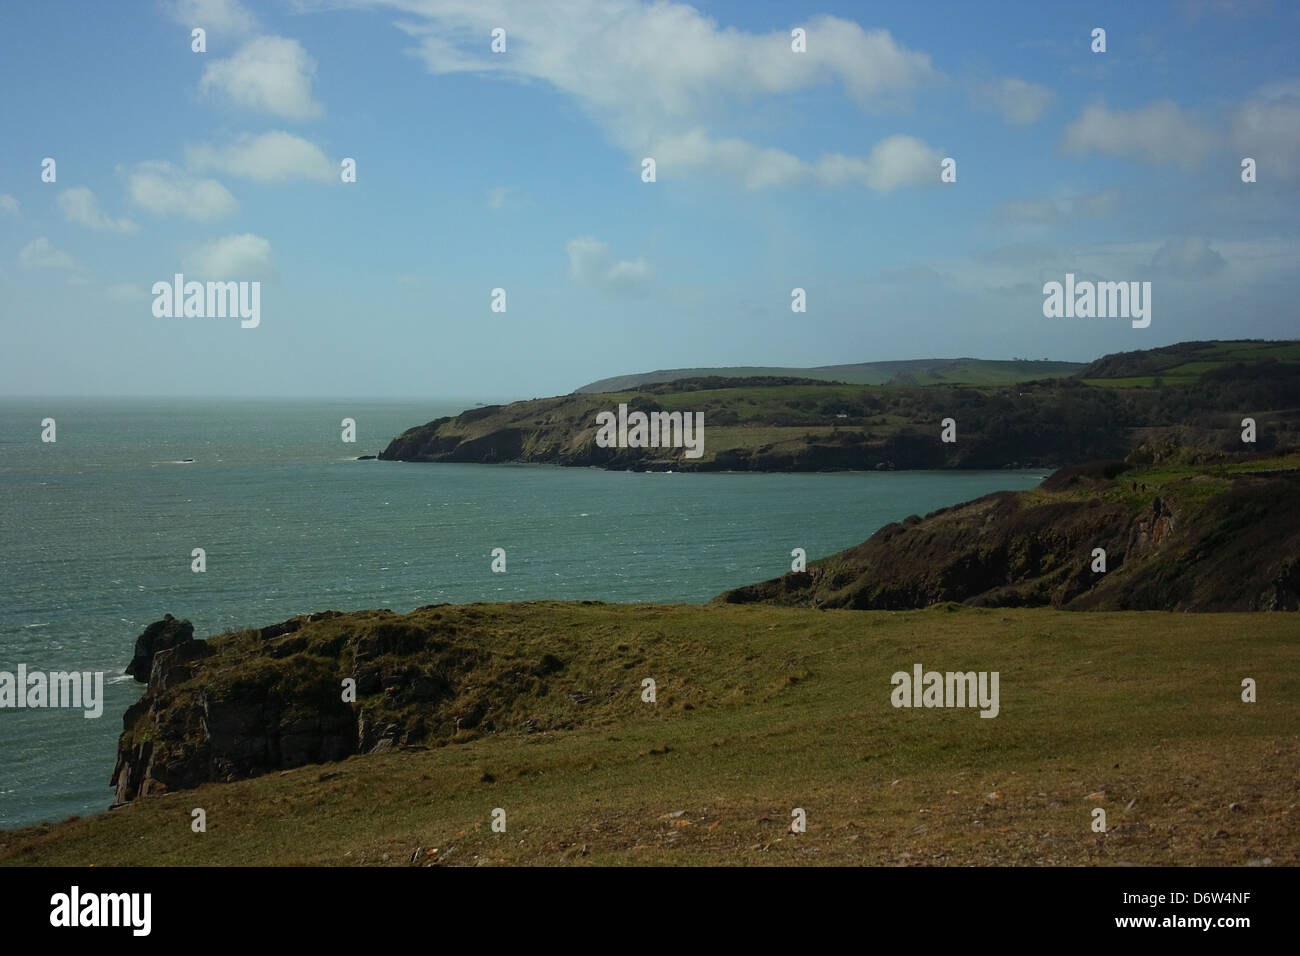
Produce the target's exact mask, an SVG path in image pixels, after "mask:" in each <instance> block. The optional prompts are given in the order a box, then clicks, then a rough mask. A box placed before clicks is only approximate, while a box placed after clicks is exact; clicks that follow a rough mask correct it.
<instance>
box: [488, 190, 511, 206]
mask: <svg viewBox="0 0 1300 956" xmlns="http://www.w3.org/2000/svg"><path fill="white" fill-rule="evenodd" d="M510 192H511V187H509V186H493V187H492V188H491V189H489V190H488V208H490V209H500V208H501V207H502V206H504V205H505V204H506V200H507V199H508V198H509V196H510Z"/></svg>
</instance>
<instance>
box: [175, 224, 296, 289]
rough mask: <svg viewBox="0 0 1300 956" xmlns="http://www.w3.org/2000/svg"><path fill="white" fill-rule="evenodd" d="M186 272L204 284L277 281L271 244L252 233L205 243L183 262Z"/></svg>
mask: <svg viewBox="0 0 1300 956" xmlns="http://www.w3.org/2000/svg"><path fill="white" fill-rule="evenodd" d="M182 268H183V270H184V271H185V272H186V273H192V274H193V276H194V278H195V279H201V281H204V282H207V281H225V280H236V281H245V280H248V281H251V280H263V279H274V278H275V277H276V270H275V265H274V263H273V262H272V260H271V243H269V242H268V241H267V240H265V239H263V238H262V237H261V236H255V235H253V234H252V233H244V234H243V235H238V236H226V237H224V238H222V239H214V240H212V241H211V242H205V243H203V244H202V245H200V246H199V247H198V248H196V249H194V250H193V251H192V252H191V253H190V254H188V255H186V256H185V257H184V258H183V260H182Z"/></svg>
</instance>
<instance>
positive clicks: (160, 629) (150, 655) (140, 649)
mask: <svg viewBox="0 0 1300 956" xmlns="http://www.w3.org/2000/svg"><path fill="white" fill-rule="evenodd" d="M193 639H194V625H193V624H191V623H190V622H189V621H178V620H176V618H174V617H172V616H171V615H170V614H166V615H164V616H163V619H162V620H161V621H154V622H153V623H152V624H150V625H149V626H148V627H146V628H145V629H144V633H143V634H141V635H140V636H139V637H137V638H136V639H135V653H134V654H133V655H132V656H131V663H130V664H128V665H126V671H125V672H124V673H127V674H130V675H131V676H132V677H134V678H135V679H136V680H138V681H139V682H140V683H142V684H146V683H148V682H149V675H150V673H151V671H152V669H153V660H154V655H155V654H157V653H158V652H159V651H166V650H170V649H171V648H173V647H176V646H178V645H180V644H184V643H185V642H186V641H191V640H193Z"/></svg>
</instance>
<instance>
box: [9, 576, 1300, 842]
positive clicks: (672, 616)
mask: <svg viewBox="0 0 1300 956" xmlns="http://www.w3.org/2000/svg"><path fill="white" fill-rule="evenodd" d="M452 628H455V632H454V634H449V631H450V629H452ZM376 641H378V642H380V643H381V644H383V646H385V647H388V648H389V649H388V650H386V651H385V652H384V653H383V654H380V655H378V656H376V657H373V658H371V662H372V664H373V665H374V666H377V667H378V668H379V672H380V678H381V685H380V687H379V689H375V690H370V691H369V692H367V693H363V694H361V696H360V697H359V699H358V703H356V704H349V705H347V707H348V708H349V710H350V713H352V714H353V715H354V720H357V721H358V722H359V717H357V716H355V715H360V714H361V713H367V714H369V713H374V714H375V715H376V726H378V721H379V720H380V719H382V720H385V721H390V722H392V723H399V724H400V725H401V726H402V727H403V728H406V727H412V726H414V724H413V723H412V722H411V721H413V720H414V719H415V717H414V715H415V713H416V712H417V711H419V712H422V713H424V714H426V715H427V716H426V720H425V725H426V730H427V733H426V736H425V738H424V739H423V742H417V741H416V740H414V739H411V740H409V741H406V742H404V741H403V740H402V739H397V740H395V741H394V742H392V743H391V744H389V745H387V746H384V747H381V746H379V745H378V744H379V741H376V743H375V744H374V745H372V746H371V747H370V748H369V749H370V750H371V751H372V752H368V753H366V752H357V753H353V754H352V755H350V756H347V757H346V758H344V759H341V760H337V761H332V762H325V763H308V762H306V761H307V759H308V758H306V757H304V756H301V755H300V756H298V757H297V758H296V762H293V763H289V764H286V765H285V766H284V767H283V768H277V769H274V770H272V771H271V772H265V773H261V774H260V775H258V776H255V777H251V778H247V779H236V780H234V781H233V782H221V783H216V782H214V783H202V784H201V785H199V786H197V788H195V789H185V790H181V789H171V788H169V789H167V790H162V789H161V788H160V790H159V792H155V793H152V794H151V795H149V796H146V797H143V798H140V799H136V800H133V801H132V802H131V803H129V804H128V805H127V806H125V807H122V808H120V809H118V810H114V811H112V812H107V813H100V814H96V815H94V816H91V817H88V818H83V819H72V820H69V821H65V822H63V823H58V824H50V825H42V826H38V827H28V828H25V829H23V830H17V831H10V832H5V833H0V863H3V864H7V865H17V864H65V865H75V866H87V865H96V866H105V865H113V864H117V865H136V864H181V865H198V864H236V863H252V864H333V865H348V864H363V865H368V864H388V865H395V866H405V865H428V864H437V865H480V864H505V863H517V864H549V865H556V864H560V865H564V864H589V863H595V864H628V863H643V864H701V863H703V864H760V865H761V864H782V865H786V864H801V863H802V864H952V865H958V864H1026V865H1035V864H1038V865H1041V864H1098V863H1101V864H1106V863H1134V864H1176V865H1184V864H1206V865H1209V864H1216V865H1245V864H1247V863H1252V862H1254V863H1259V862H1263V861H1266V860H1267V861H1270V862H1271V863H1273V864H1278V865H1285V864H1292V865H1294V864H1296V863H1298V862H1300V858H1297V856H1296V853H1297V847H1300V809H1298V808H1297V803H1296V791H1295V781H1296V779H1297V778H1300V742H1298V735H1300V713H1297V710H1296V702H1297V701H1300V672H1298V671H1297V668H1296V666H1295V619H1294V618H1293V617H1290V616H1287V615H1180V614H1160V613H1117V614H1110V613H1100V614H1093V615H1063V614H1060V613H1058V612H1053V611H1050V610H1042V609H1040V610H984V609H973V608H961V607H959V606H948V607H944V608H936V609H931V610H923V611H912V612H906V613H890V612H849V611H812V610H807V609H798V608H775V607H738V606H713V607H697V606H695V607H688V606H646V605H638V606H617V605H602V604H572V603H567V604H558V603H550V602H537V603H531V604H506V605H474V606H470V607H443V608H429V609H424V610H420V611H416V612H413V613H411V614H405V615H394V614H388V613H385V612H364V613H359V614H348V615H341V616H334V617H328V618H326V617H322V618H320V619H319V620H317V621H305V622H303V623H302V624H301V626H300V627H299V629H298V630H296V631H294V632H292V633H288V632H286V633H284V634H281V635H279V636H270V637H266V638H262V637H261V636H260V634H258V633H257V632H246V633H244V634H242V635H228V636H226V637H223V638H218V639H213V640H212V642H211V643H212V644H213V645H214V646H215V653H213V654H212V655H211V656H208V657H206V658H204V659H203V660H202V663H201V669H200V670H198V671H197V672H196V673H194V674H193V676H192V677H189V678H186V679H184V680H181V681H180V682H178V683H176V684H174V685H172V686H171V687H170V688H168V690H167V691H166V692H165V693H163V694H161V695H160V698H159V699H160V700H162V699H166V700H168V701H171V704H170V705H169V707H168V708H164V709H165V710H168V711H169V712H172V713H176V714H179V713H182V712H185V711H186V709H187V708H188V712H190V713H197V712H200V711H201V708H202V705H201V700H202V699H204V695H205V694H206V695H207V699H209V700H210V701H224V702H225V705H226V707H227V708H229V707H230V706H233V704H234V702H235V700H236V699H238V697H239V695H241V694H242V695H246V696H247V697H248V699H249V700H252V699H253V692H252V690H251V688H253V687H263V688H266V687H275V688H278V693H279V694H280V695H281V697H282V699H284V700H292V701H294V702H296V703H298V704H299V705H302V703H303V702H305V701H309V700H311V699H313V695H315V694H316V692H317V688H318V687H321V688H323V687H326V686H329V687H331V688H333V687H336V686H337V685H338V683H339V681H340V680H341V679H342V678H344V677H346V676H349V675H352V674H354V673H357V670H356V668H357V666H358V665H357V662H356V660H355V652H354V650H351V649H354V648H359V647H362V646H374V642H376ZM384 642H390V643H384ZM440 648H441V649H440ZM448 654H451V655H452V657H453V658H454V659H455V661H458V662H459V663H455V662H453V661H452V659H451V658H448V656H447V655H448ZM545 654H553V655H554V656H555V658H556V659H557V660H558V661H559V662H560V663H559V665H558V666H556V665H554V664H548V665H546V668H549V669H548V670H547V672H546V673H536V672H535V669H536V668H537V667H538V665H541V664H542V661H543V655H545ZM437 661H442V665H441V666H443V667H444V674H443V676H444V677H445V678H446V679H447V681H448V685H447V689H446V692H445V693H447V694H448V695H449V696H447V697H445V698H443V699H439V700H429V701H423V702H421V701H415V700H411V699H410V697H411V695H412V694H413V693H414V691H413V688H414V682H413V681H408V680H407V675H408V673H409V671H410V670H411V669H415V670H424V669H426V668H434V671H435V672H434V673H433V674H431V675H430V676H431V677H433V678H435V679H436V678H437V674H436V667H435V662H437ZM475 661H477V663H474V662H475ZM914 663H921V664H923V665H924V666H925V667H926V668H927V669H929V668H934V669H937V670H940V671H947V670H975V671H999V672H1000V675H1001V683H1000V687H1001V690H1000V694H1001V705H1000V712H999V714H998V716H997V717H996V718H995V719H982V718H980V716H979V714H978V712H977V711H976V710H973V709H961V708H958V709H942V708H941V709H896V708H894V707H892V706H891V704H890V692H891V680H890V678H891V675H892V674H893V673H894V672H895V671H899V670H903V671H906V670H909V669H910V668H911V667H912V665H913V664H914ZM363 664H364V661H363ZM546 668H544V669H546ZM510 673H514V674H515V675H516V678H511V679H506V677H505V675H507V674H510ZM178 676H179V675H178ZM1246 677H1250V678H1253V679H1255V680H1256V681H1257V683H1258V695H1259V696H1258V702H1257V703H1253V704H1252V703H1244V702H1243V701H1242V700H1241V681H1242V679H1243V678H1246ZM389 678H397V681H396V683H389V682H388V681H389ZM645 678H651V679H653V680H655V682H656V684H657V702H656V703H653V704H651V703H646V702H644V701H643V700H642V681H643V680H644V679H645ZM534 682H535V684H534ZM151 693H155V692H154V691H151ZM478 704H483V705H484V708H485V709H484V718H485V719H484V720H480V721H479V722H478V724H477V725H476V726H475V727H473V728H472V729H469V730H465V729H464V728H462V731H459V732H454V733H453V737H452V739H451V742H446V741H444V739H442V734H443V732H444V731H443V730H440V729H439V728H441V727H443V724H444V723H446V722H447V721H450V720H451V718H452V716H453V715H454V714H457V713H462V712H463V711H464V709H465V708H468V707H476V706H477V705H478ZM407 708H411V710H410V715H411V716H409V717H405V718H404V717H403V716H402V714H403V713H405V712H406V709H407ZM269 713H270V711H262V712H261V714H262V717H263V718H266V719H269ZM380 714H382V715H383V717H382V718H380V717H379V715H380ZM487 718H490V719H491V720H492V724H491V726H490V727H489V726H488V724H487V722H486V719H487ZM281 719H282V720H283V723H281V722H280V721H279V720H277V722H276V723H275V732H276V733H279V734H285V735H292V734H293V733H302V732H303V731H302V727H303V726H304V724H303V721H305V720H307V715H306V714H305V713H304V712H303V711H302V709H301V706H300V709H299V710H298V712H296V713H294V714H293V715H292V716H289V715H285V716H283V717H282V718H281ZM165 726H166V724H165V723H164V724H163V725H160V727H159V729H158V730H157V731H156V733H159V734H161V733H163V732H164V727H165ZM195 726H196V727H198V728H201V726H202V724H201V722H198V723H196V724H195ZM197 732H199V731H196V733H197ZM143 733H144V728H141V729H139V730H138V731H136V739H138V738H139V737H140V736H142V735H143ZM383 739H391V738H384V737H382V736H381V737H380V740H383ZM421 748H427V749H421ZM196 807H201V808H203V809H204V810H205V811H206V816H207V832H206V833H195V832H193V830H192V829H191V819H192V818H191V811H192V810H193V809H194V808H196ZM1098 807H1100V808H1102V809H1104V810H1105V811H1106V812H1107V816H1108V829H1107V832H1105V833H1098V832H1094V831H1093V830H1092V823H1093V819H1094V818H1093V811H1094V810H1095V809H1096V808H1098ZM497 808H500V809H502V810H504V811H505V814H506V824H507V830H506V832H505V833H498V832H493V830H492V828H491V819H492V813H493V811H494V810H495V809H497ZM794 808H802V809H804V810H805V811H806V813H807V821H808V829H807V832H806V833H792V832H790V831H789V825H790V821H791V819H792V818H791V811H792V810H793V809H794Z"/></svg>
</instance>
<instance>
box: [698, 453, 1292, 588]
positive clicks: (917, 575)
mask: <svg viewBox="0 0 1300 956" xmlns="http://www.w3.org/2000/svg"><path fill="white" fill-rule="evenodd" d="M1096 549H1101V551H1104V560H1105V570H1104V571H1102V570H1094V566H1096V567H1097V568H1100V567H1101V565H1100V564H1099V563H1098V553H1097V551H1096ZM715 601H721V602H726V603H741V604H744V603H768V604H778V605H794V606H798V605H803V606H812V607H822V608H857V609H881V610H897V609H904V608H916V607H926V606H929V605H931V604H936V603H940V602H946V601H956V602H961V603H965V604H970V605H975V606H984V607H1034V606H1051V607H1057V608H1064V609H1068V610H1168V611H1256V610H1258V611H1265V610H1288V611H1294V610H1297V609H1298V608H1300V460H1298V459H1297V458H1296V457H1295V456H1292V457H1291V458H1289V459H1273V460H1270V459H1260V460H1255V461H1253V462H1249V461H1235V462H1231V463H1229V462H1225V461H1220V462H1219V463H1218V464H1217V465H1205V466H1202V467H1186V466H1165V467H1155V468H1135V467H1133V466H1132V465H1129V464H1127V463H1125V462H1118V461H1116V462H1097V463H1094V464H1091V465H1085V466H1080V467H1073V468H1066V469H1062V470H1061V471H1059V472H1057V473H1055V474H1053V475H1052V476H1051V477H1050V478H1049V479H1048V480H1047V481H1045V482H1043V484H1042V485H1041V486H1040V487H1039V488H1038V489H1035V490H1033V491H1028V492H999V493H995V494H991V495H986V496H985V497H983V498H979V499H977V500H975V501H971V502H967V503H965V504H961V505H956V506H954V507H951V508H944V509H941V510H939V511H936V512H934V513H932V514H930V515H927V516H926V517H924V518H921V517H918V516H915V515H913V516H912V517H910V518H907V519H906V520H904V521H902V522H898V523H894V524H890V525H886V526H885V527H883V528H881V529H880V530H879V531H877V532H876V533H875V534H873V535H872V536H871V537H870V538H868V539H867V540H866V541H865V542H863V543H862V544H860V545H858V546H856V547H853V548H850V549H848V550H847V551H842V552H840V553H839V554H835V555H832V556H830V557H828V558H825V559H823V560H820V561H816V562H813V563H811V564H810V565H809V566H808V568H807V570H806V571H804V572H799V573H790V574H786V575H784V576H783V577H780V578H775V579H773V580H770V581H765V582H763V583H761V584H755V585H751V586H748V587H743V588H738V589H736V590H733V591H729V592H727V593H725V594H723V595H720V596H719V597H718V598H716V599H715Z"/></svg>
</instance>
